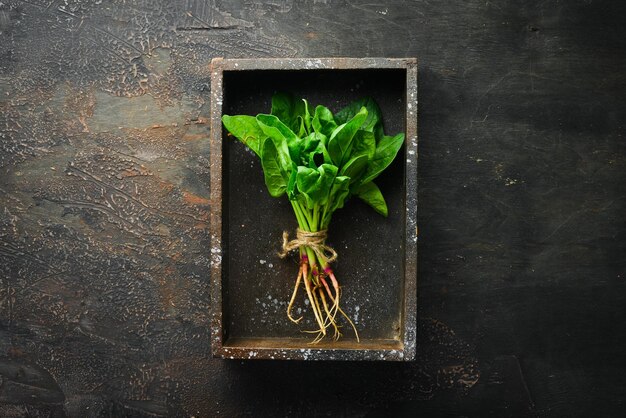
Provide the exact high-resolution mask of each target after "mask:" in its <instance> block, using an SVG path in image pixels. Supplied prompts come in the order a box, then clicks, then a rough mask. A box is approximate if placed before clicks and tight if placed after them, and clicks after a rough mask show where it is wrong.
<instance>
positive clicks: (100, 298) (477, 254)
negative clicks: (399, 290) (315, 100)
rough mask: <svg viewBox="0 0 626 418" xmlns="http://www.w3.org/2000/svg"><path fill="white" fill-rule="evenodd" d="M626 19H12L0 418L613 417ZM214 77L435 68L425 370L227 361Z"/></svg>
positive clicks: (112, 15) (426, 148)
mask: <svg viewBox="0 0 626 418" xmlns="http://www.w3.org/2000/svg"><path fill="white" fill-rule="evenodd" d="M625 14H626V3H624V2H621V1H618V0H615V1H608V0H607V1H592V0H586V1H577V0H572V1H567V2H563V1H561V2H558V1H539V0H529V1H524V2H518V1H477V0H470V1H464V2H430V1H414V2H404V1H399V0H392V1H387V2H371V1H368V2H362V1H357V0H339V1H333V0H300V1H295V0H273V1H267V2H262V1H257V0H238V1H228V2H227V1H220V0H204V1H202V0H187V1H166V0H158V1H156V0H151V1H148V0H144V1H129V0H126V1H124V0H114V1H106V0H95V1H78V0H28V1H26V0H20V1H16V0H3V1H2V2H0V416H3V417H30V416H33V417H62V416H69V417H106V416H132V417H155V416H157V417H159V416H174V417H189V416H197V417H200V416H202V417H213V416H229V417H234V416H247V415H250V416H346V417H362V416H370V417H374V416H389V415H390V414H395V416H415V414H416V413H421V414H422V415H423V416H481V417H485V416H497V417H505V416H511V417H523V416H536V415H541V416H546V417H559V416H568V417H574V416H617V415H618V414H619V413H620V412H623V409H624V407H625V406H626V405H625V404H626V374H625V373H624V370H625V369H626V357H625V355H624V352H625V351H626V350H625V349H626V344H625V342H626V327H624V325H623V322H624V319H626V276H625V267H626V226H625V213H626V202H625V199H626V190H625V187H626V186H625V184H626V147H625V145H624V121H625V117H626V102H624V95H625V93H626V72H625V71H624V68H626V55H625V53H624V51H625V50H626V26H625V25H624V24H623V16H624V15H625ZM216 56H226V57H309V56H312V57H314V56H353V57H361V56H391V57H404V56H417V57H418V58H419V60H420V67H419V70H420V82H419V95H420V97H419V100H420V108H419V113H420V120H419V133H420V145H419V147H420V155H419V173H420V174H419V181H420V192H419V225H420V242H419V251H420V254H419V265H420V276H419V298H418V300H419V330H418V338H419V345H418V350H417V351H418V353H417V357H418V359H417V361H415V362H414V363H412V364H380V363H364V364H361V363H331V364H324V363H304V362H265V361H245V362H240V361H235V362H232V361H223V360H216V359H212V358H211V353H210V351H209V334H208V324H209V316H208V312H209V302H208V301H209V300H210V295H209V292H208V287H209V286H208V283H209V278H208V272H209V256H210V253H208V248H209V240H208V233H207V230H208V229H207V222H208V211H209V207H210V201H209V199H208V197H209V189H208V187H209V186H208V185H209V177H208V176H209V166H208V161H209V154H208V149H209V144H208V127H207V117H208V109H209V104H210V103H209V97H210V96H209V93H210V89H211V86H210V83H209V74H208V64H209V61H210V60H211V58H212V57H216Z"/></svg>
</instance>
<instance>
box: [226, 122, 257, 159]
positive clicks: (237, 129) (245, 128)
mask: <svg viewBox="0 0 626 418" xmlns="http://www.w3.org/2000/svg"><path fill="white" fill-rule="evenodd" d="M222 123H223V124H224V127H225V128H226V129H227V130H228V131H229V132H230V133H231V134H233V135H234V136H235V138H237V139H238V140H240V141H241V142H243V143H244V144H246V145H247V146H248V148H250V149H251V150H252V151H254V153H255V154H256V155H258V156H261V144H262V141H263V140H264V139H265V138H267V135H265V133H264V132H263V130H262V129H261V127H260V126H259V124H258V123H257V121H256V118H255V117H254V116H247V115H238V116H229V115H224V116H222Z"/></svg>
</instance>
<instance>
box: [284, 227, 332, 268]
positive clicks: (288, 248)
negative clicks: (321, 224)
mask: <svg viewBox="0 0 626 418" xmlns="http://www.w3.org/2000/svg"><path fill="white" fill-rule="evenodd" d="M327 236H328V230H326V229H323V230H321V231H317V232H309V231H303V230H302V229H300V228H298V229H297V230H296V238H295V239H292V240H291V241H290V240H289V232H287V231H283V250H282V251H281V252H280V253H278V256H279V257H280V258H285V257H286V256H287V254H289V253H290V252H292V251H294V250H297V249H298V248H300V247H309V248H310V249H311V250H312V251H313V252H314V253H315V255H316V256H317V258H318V259H319V260H320V262H323V261H324V260H325V261H326V263H332V262H333V261H335V260H336V259H337V252H336V251H335V250H334V249H333V248H332V247H331V246H329V245H326V244H325V241H326V237H327Z"/></svg>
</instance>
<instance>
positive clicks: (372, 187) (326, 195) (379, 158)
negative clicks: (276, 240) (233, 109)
mask: <svg viewBox="0 0 626 418" xmlns="http://www.w3.org/2000/svg"><path fill="white" fill-rule="evenodd" d="M310 109H311V108H310V107H309V104H308V102H307V101H306V100H304V99H299V98H296V97H294V96H293V95H292V94H289V93H276V94H275V95H274V96H273V97H272V108H271V111H270V114H263V113H260V114H258V115H257V116H256V117H253V116H247V115H238V116H228V115H224V116H223V117H222V121H223V123H224V127H225V128H226V129H227V130H228V131H229V132H230V133H231V134H232V135H233V136H235V137H236V138H237V139H239V140H240V141H241V142H243V143H244V144H245V145H247V146H248V147H249V148H250V149H251V150H252V151H254V152H255V153H256V154H257V155H258V156H259V157H260V159H261V166H262V167H263V175H264V178H265V185H266V186H267V189H268V191H269V193H270V195H271V196H274V197H280V196H282V195H284V194H287V197H288V199H289V201H290V202H291V205H292V207H293V210H294V214H295V216H296V219H297V221H298V225H299V233H298V239H297V240H295V241H292V242H293V243H294V244H293V245H294V247H295V248H298V249H299V252H300V269H299V272H298V277H297V280H296V285H295V288H294V292H293V295H292V297H291V301H290V303H289V305H288V308H287V316H288V317H289V319H290V320H292V321H293V322H295V323H298V322H299V321H300V320H301V319H302V318H298V319H294V318H293V316H292V314H291V312H292V307H293V304H294V300H295V298H296V295H297V292H298V288H299V286H300V283H301V282H302V283H303V284H304V288H305V290H306V292H307V296H308V299H309V302H310V306H311V309H312V311H313V314H314V317H315V320H316V322H317V325H318V327H319V328H318V329H317V330H315V331H313V332H316V333H317V334H318V335H317V337H316V338H315V340H314V342H318V341H321V339H323V338H324V336H326V331H327V329H328V328H331V327H332V329H334V337H335V339H338V338H339V337H340V336H341V333H340V332H339V325H338V322H337V321H338V319H339V318H340V317H343V318H345V319H346V320H347V321H348V322H349V323H350V325H351V326H352V328H353V330H354V332H355V335H356V338H357V340H358V338H359V337H358V332H357V330H356V327H355V326H354V323H353V322H352V320H351V319H350V317H349V316H348V315H347V314H346V313H345V312H344V311H343V309H342V308H341V307H340V305H339V302H340V298H341V290H340V287H339V284H338V281H337V278H336V277H335V275H334V272H333V270H332V268H331V267H330V263H331V262H332V261H333V260H334V258H335V257H336V253H335V252H334V250H332V249H331V248H330V247H328V246H327V245H326V244H325V237H326V231H327V230H328V227H329V225H330V221H331V218H332V214H333V213H334V212H335V211H336V210H338V209H341V208H343V207H344V205H345V203H346V202H347V201H348V199H349V198H350V196H356V197H358V198H359V199H361V200H363V201H364V202H365V203H366V204H368V205H369V206H371V207H372V208H373V209H374V210H375V211H376V212H377V213H379V214H381V215H383V216H387V214H388V209H387V203H386V202H385V199H384V197H383V195H382V192H381V191H380V189H379V188H378V186H377V185H376V184H374V182H373V180H374V179H376V178H377V177H378V176H379V175H380V174H381V173H382V172H383V171H384V170H385V169H386V168H387V167H389V165H390V164H391V163H392V162H393V160H394V159H395V157H396V155H397V153H398V151H399V150H400V148H401V147H402V144H403V143H404V134H403V133H399V134H397V135H394V136H386V135H385V134H384V132H383V121H382V114H381V111H380V108H379V107H378V105H377V104H376V102H375V101H374V100H373V99H372V98H369V97H367V98H364V99H361V100H357V101H355V102H353V103H351V104H349V105H348V106H346V107H345V108H343V109H341V110H340V111H339V112H338V113H337V114H335V115H333V113H332V111H331V110H330V109H328V108H327V107H325V106H322V105H318V106H316V107H315V110H314V112H313V114H311V110H310ZM301 236H302V237H301ZM289 245H290V243H286V244H285V245H284V247H283V248H284V250H285V251H288V248H287V247H289Z"/></svg>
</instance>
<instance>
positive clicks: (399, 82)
mask: <svg viewBox="0 0 626 418" xmlns="http://www.w3.org/2000/svg"><path fill="white" fill-rule="evenodd" d="M276 91H288V92H292V93H294V94H295V95H296V96H299V97H303V98H305V99H307V101H308V102H309V105H310V106H311V107H312V108H314V106H316V105H317V104H323V105H325V106H327V107H329V108H330V109H331V110H332V111H333V113H335V112H337V111H338V110H340V109H341V108H342V107H343V106H345V105H347V104H348V103H350V102H351V101H353V100H356V99H359V98H362V97H365V96H371V97H373V98H374V99H375V100H376V102H377V103H378V104H379V106H380V108H381V111H382V114H383V123H384V127H385V134H387V135H393V134H396V133H398V132H403V131H405V130H406V127H405V116H406V113H405V109H406V97H405V94H406V93H405V91H406V70H404V69H351V70H305V71H294V70H254V71H224V84H223V113H224V114H229V115H238V114H246V115H256V114H258V113H269V112H270V108H271V105H270V103H271V97H272V94H273V93H274V92H276ZM222 135H223V170H224V172H223V181H224V188H223V191H224V196H223V214H224V218H223V231H222V233H223V235H222V237H223V247H224V248H223V251H224V254H223V256H224V258H223V259H224V264H223V272H222V274H223V278H222V286H223V295H222V297H223V327H224V329H223V332H224V336H223V337H224V347H229V346H230V347H258V348H294V349H297V348H307V349H310V348H342V349H373V348H379V349H401V348H402V343H401V342H402V335H401V334H402V329H403V323H402V310H403V301H404V286H403V285H404V263H405V254H404V242H405V219H404V207H405V174H404V161H405V159H406V156H405V152H404V148H403V149H402V150H400V152H399V154H398V157H397V158H396V160H395V161H394V162H393V163H392V165H391V166H390V167H389V168H388V169H387V170H386V171H385V172H384V173H383V174H382V175H381V176H380V177H379V178H378V179H377V180H376V183H377V184H378V186H379V187H380V189H381V191H382V192H383V195H384V196H385V199H386V201H387V205H388V208H389V216H388V217H387V218H384V217H382V216H380V215H378V214H377V213H376V212H374V211H373V209H371V208H370V207H369V206H367V205H365V204H364V203H362V202H361V201H360V200H358V199H356V198H353V199H351V200H349V201H348V203H347V204H346V206H345V207H344V208H343V209H340V210H338V211H337V212H335V214H334V216H333V220H332V222H331V226H330V230H329V238H328V244H330V245H331V246H332V247H333V248H334V249H335V250H336V251H337V252H338V254H339V258H338V260H337V261H336V262H335V265H334V270H335V274H336V277H337V279H338V280H339V283H340V285H341V287H342V300H341V303H342V307H343V309H344V311H345V312H346V313H347V314H348V315H349V316H350V317H351V318H352V319H353V321H354V322H355V324H356V326H357V329H358V331H359V335H360V337H361V341H362V342H361V344H358V343H357V342H356V339H355V338H354V334H353V331H352V330H351V328H350V326H349V324H347V322H346V321H345V320H343V321H341V322H342V324H343V325H344V326H343V328H342V333H343V337H342V339H341V340H340V343H339V345H338V344H337V343H335V342H332V340H331V339H328V338H327V339H326V340H325V342H323V343H322V344H319V345H317V346H314V347H313V346H311V345H310V344H309V342H310V341H311V340H312V339H313V337H314V335H312V334H307V333H304V332H303V331H304V330H312V329H315V326H314V323H315V321H314V320H313V319H312V315H313V314H312V312H311V310H310V309H309V308H308V305H307V304H306V303H305V300H306V299H307V298H306V293H305V292H304V289H303V288H301V289H300V291H299V294H298V297H297V299H296V302H295V304H294V310H293V313H294V316H296V317H299V316H303V317H304V319H303V320H302V321H301V322H300V324H299V325H296V324H293V323H292V322H290V321H289V320H288V318H287V316H286V308H287V305H288V303H289V300H290V298H291V294H292V291H293V286H294V284H295V280H296V275H297V272H298V263H297V258H296V256H295V255H290V256H288V257H287V258H285V259H281V258H279V257H278V255H277V253H278V251H279V250H280V247H281V244H282V233H283V231H284V230H287V231H288V232H289V233H290V235H292V236H293V235H294V234H295V229H296V227H297V223H296V220H295V217H294V215H293V212H292V209H291V205H290V204H289V202H288V200H287V197H286V196H283V197H281V198H278V199H276V198H272V197H271V196H270V195H269V194H268V192H267V189H266V187H265V184H264V180H263V172H262V168H261V164H260V161H259V160H258V157H257V156H256V155H255V154H254V153H253V152H252V151H250V150H248V149H247V148H246V147H245V146H244V145H243V144H241V143H240V142H239V141H237V140H236V139H235V138H234V137H232V136H228V133H227V132H226V131H225V130H224V131H223V133H222Z"/></svg>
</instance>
